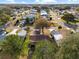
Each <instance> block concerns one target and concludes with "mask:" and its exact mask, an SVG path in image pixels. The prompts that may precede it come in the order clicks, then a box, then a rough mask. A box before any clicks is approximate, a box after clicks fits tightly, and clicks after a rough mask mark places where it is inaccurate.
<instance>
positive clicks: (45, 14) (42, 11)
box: [40, 10, 48, 16]
mask: <svg viewBox="0 0 79 59" xmlns="http://www.w3.org/2000/svg"><path fill="white" fill-rule="evenodd" d="M40 15H41V16H48V14H47V12H46V11H45V10H41V12H40Z"/></svg>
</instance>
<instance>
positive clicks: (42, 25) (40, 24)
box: [35, 18, 50, 33]
mask: <svg viewBox="0 0 79 59" xmlns="http://www.w3.org/2000/svg"><path fill="white" fill-rule="evenodd" d="M49 26H50V24H49V22H48V21H47V20H45V19H42V18H41V19H38V20H36V21H35V27H36V28H39V29H41V30H42V33H44V32H43V29H44V28H45V27H49Z"/></svg>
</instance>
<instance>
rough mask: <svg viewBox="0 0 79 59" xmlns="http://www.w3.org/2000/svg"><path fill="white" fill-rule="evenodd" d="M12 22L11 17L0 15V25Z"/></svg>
mask: <svg viewBox="0 0 79 59" xmlns="http://www.w3.org/2000/svg"><path fill="white" fill-rule="evenodd" d="M9 20H10V16H9V15H6V14H0V25H4V24H5V23H6V22H8V21H9Z"/></svg>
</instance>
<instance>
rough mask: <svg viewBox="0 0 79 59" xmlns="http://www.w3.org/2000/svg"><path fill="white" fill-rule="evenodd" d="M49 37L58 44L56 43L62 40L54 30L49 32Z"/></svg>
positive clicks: (61, 36)
mask: <svg viewBox="0 0 79 59" xmlns="http://www.w3.org/2000/svg"><path fill="white" fill-rule="evenodd" d="M51 37H52V38H53V39H54V40H55V41H56V42H58V41H60V40H61V39H63V35H62V34H61V33H60V32H58V31H56V30H53V31H51Z"/></svg>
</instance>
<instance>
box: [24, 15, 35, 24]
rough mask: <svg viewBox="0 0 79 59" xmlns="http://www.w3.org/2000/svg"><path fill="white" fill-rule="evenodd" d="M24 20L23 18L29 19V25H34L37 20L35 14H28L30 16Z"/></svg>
mask: <svg viewBox="0 0 79 59" xmlns="http://www.w3.org/2000/svg"><path fill="white" fill-rule="evenodd" d="M22 18H23V19H24V20H25V19H27V18H29V23H33V22H34V20H35V15H34V14H28V15H26V16H23V17H22Z"/></svg>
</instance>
